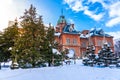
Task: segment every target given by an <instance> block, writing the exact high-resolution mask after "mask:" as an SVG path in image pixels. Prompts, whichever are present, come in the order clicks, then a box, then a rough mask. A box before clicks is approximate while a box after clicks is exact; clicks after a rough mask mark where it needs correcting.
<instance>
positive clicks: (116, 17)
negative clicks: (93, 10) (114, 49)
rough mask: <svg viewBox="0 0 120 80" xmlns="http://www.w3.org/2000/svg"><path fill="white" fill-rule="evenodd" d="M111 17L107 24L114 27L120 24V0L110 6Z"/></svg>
mask: <svg viewBox="0 0 120 80" xmlns="http://www.w3.org/2000/svg"><path fill="white" fill-rule="evenodd" d="M109 17H110V18H111V19H110V20H109V21H108V22H107V23H106V26H108V27H113V26H114V25H117V24H120V2H119V1H118V2H116V3H113V4H112V5H111V6H110V7H109Z"/></svg>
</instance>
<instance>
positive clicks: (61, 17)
mask: <svg viewBox="0 0 120 80" xmlns="http://www.w3.org/2000/svg"><path fill="white" fill-rule="evenodd" d="M60 23H67V21H66V19H65V16H63V15H61V16H60V17H59V19H58V21H57V24H60Z"/></svg>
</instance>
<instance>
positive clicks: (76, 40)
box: [60, 33, 81, 57]
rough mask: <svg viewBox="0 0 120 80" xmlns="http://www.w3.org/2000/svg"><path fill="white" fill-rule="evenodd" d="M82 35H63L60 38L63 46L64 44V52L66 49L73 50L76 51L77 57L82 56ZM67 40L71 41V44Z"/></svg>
mask: <svg viewBox="0 0 120 80" xmlns="http://www.w3.org/2000/svg"><path fill="white" fill-rule="evenodd" d="M79 36H80V35H75V34H65V33H63V34H62V35H61V37H60V39H61V44H62V50H64V49H65V48H67V49H73V50H74V51H75V55H76V56H77V57H79V56H81V54H80V37H79ZM67 39H69V40H70V42H69V43H68V42H67Z"/></svg>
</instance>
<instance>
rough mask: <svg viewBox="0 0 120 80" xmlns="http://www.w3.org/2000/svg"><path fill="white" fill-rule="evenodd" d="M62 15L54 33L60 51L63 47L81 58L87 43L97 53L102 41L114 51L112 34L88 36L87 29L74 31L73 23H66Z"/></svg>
mask: <svg viewBox="0 0 120 80" xmlns="http://www.w3.org/2000/svg"><path fill="white" fill-rule="evenodd" d="M62 17H63V16H62ZM62 17H61V16H60V18H59V21H58V23H57V26H56V34H59V35H55V40H56V41H57V42H58V43H59V44H60V45H59V50H60V51H61V50H62V51H63V50H64V49H65V48H67V49H70V50H73V51H74V53H75V56H76V57H80V58H81V57H82V56H84V53H85V51H86V47H87V46H88V45H89V43H91V44H92V45H94V46H95V53H96V54H97V53H98V51H99V50H100V49H101V47H102V45H103V41H107V42H108V44H109V45H110V47H111V48H112V50H113V51H114V46H113V37H112V36H105V37H104V36H99V35H92V36H89V34H90V33H89V32H90V31H89V30H83V31H82V32H80V31H75V30H74V24H69V25H67V22H66V20H65V17H63V18H62ZM99 34H101V33H99ZM81 36H82V37H81Z"/></svg>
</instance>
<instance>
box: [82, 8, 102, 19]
mask: <svg viewBox="0 0 120 80" xmlns="http://www.w3.org/2000/svg"><path fill="white" fill-rule="evenodd" d="M84 14H86V15H88V16H90V17H91V18H93V19H94V20H95V21H99V20H100V19H101V18H102V17H103V15H104V14H103V13H100V14H98V15H96V14H95V13H94V12H92V11H89V10H88V9H86V10H84Z"/></svg>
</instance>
